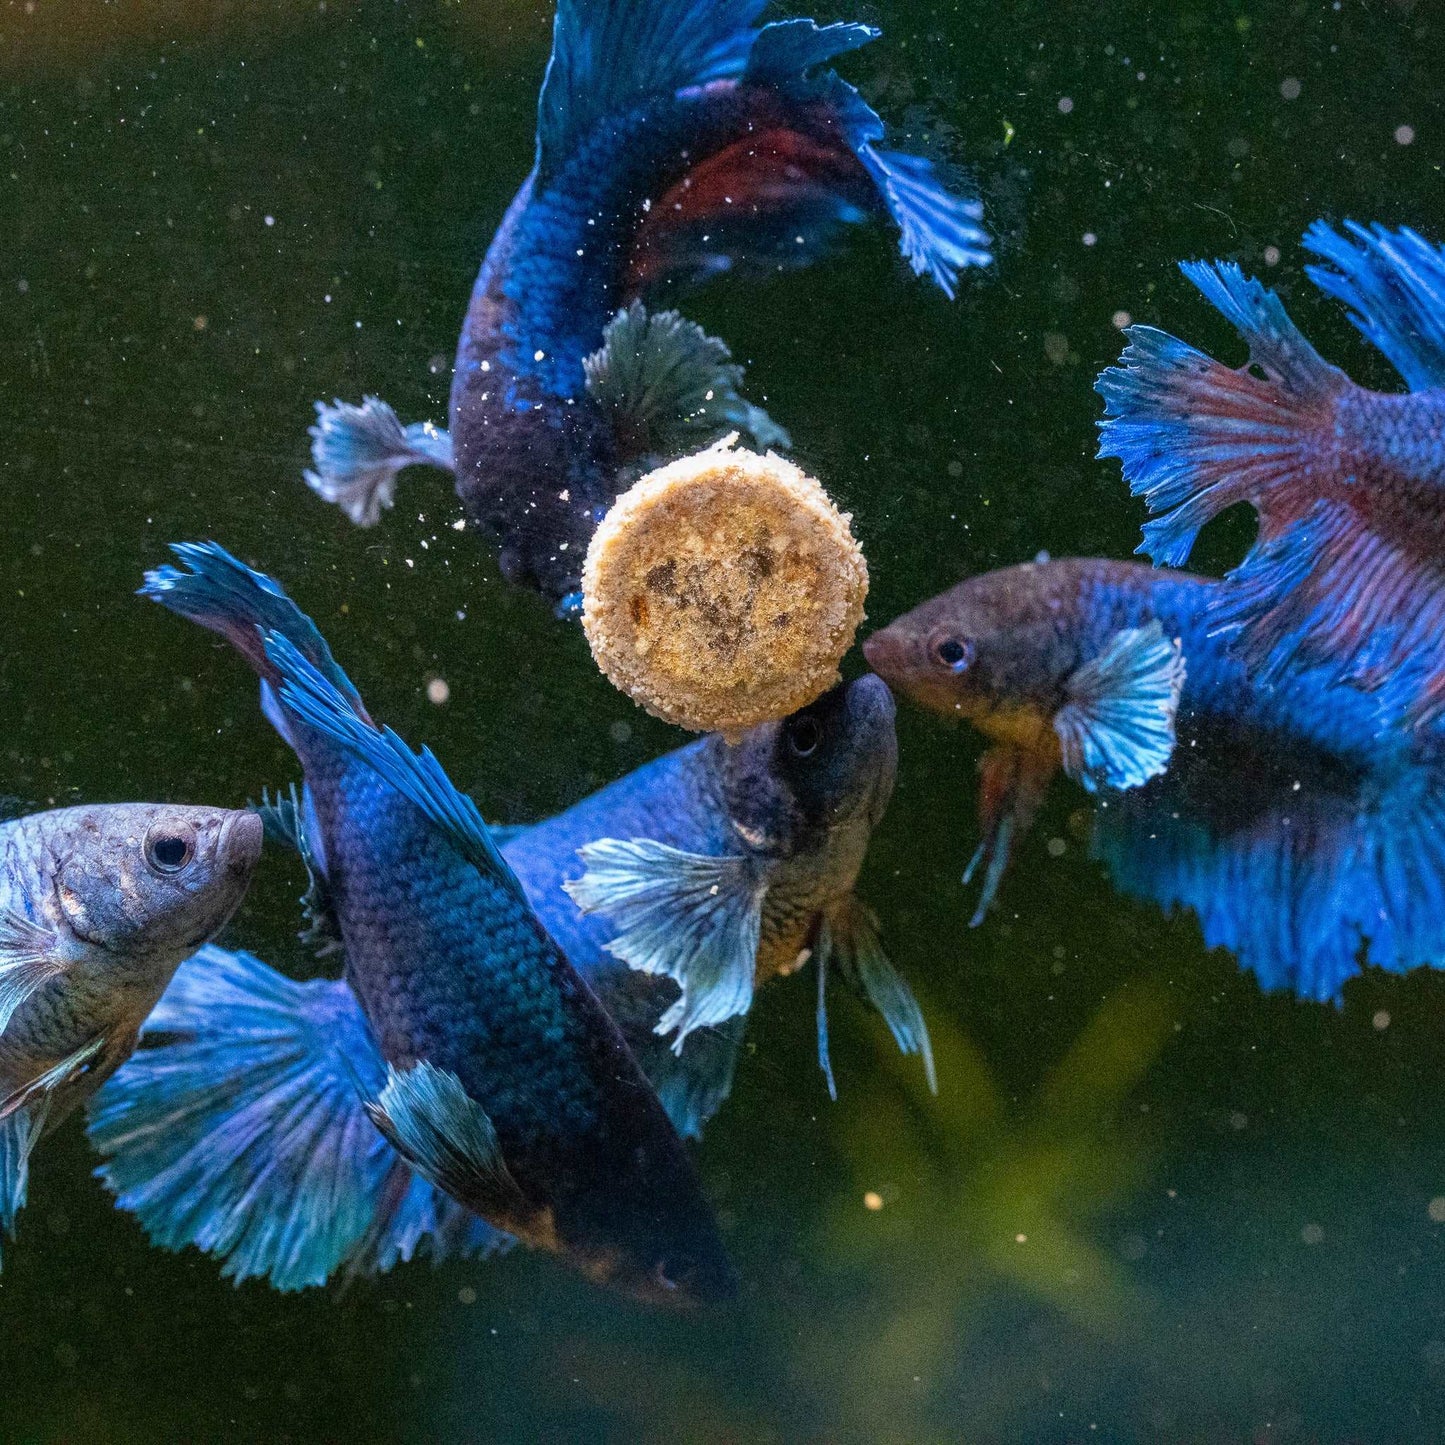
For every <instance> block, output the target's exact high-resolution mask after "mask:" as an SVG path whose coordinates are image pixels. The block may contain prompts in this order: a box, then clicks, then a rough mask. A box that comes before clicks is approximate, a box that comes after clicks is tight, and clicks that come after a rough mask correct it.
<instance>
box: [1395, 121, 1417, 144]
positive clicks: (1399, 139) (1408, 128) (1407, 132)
mask: <svg viewBox="0 0 1445 1445" xmlns="http://www.w3.org/2000/svg"><path fill="white" fill-rule="evenodd" d="M1414 139H1415V127H1414V126H1413V125H1397V126H1396V127H1395V144H1396V145H1402V146H1407V145H1410V144H1411V143H1412V142H1413V141H1414Z"/></svg>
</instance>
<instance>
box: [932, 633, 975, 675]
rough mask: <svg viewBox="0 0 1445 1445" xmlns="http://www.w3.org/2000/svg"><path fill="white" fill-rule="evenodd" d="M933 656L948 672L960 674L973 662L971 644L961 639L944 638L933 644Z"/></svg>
mask: <svg viewBox="0 0 1445 1445" xmlns="http://www.w3.org/2000/svg"><path fill="white" fill-rule="evenodd" d="M933 655H934V656H935V657H936V658H937V659H938V660H939V661H940V662H941V663H942V664H943V665H944V666H945V667H946V668H948V670H949V671H950V672H962V671H963V670H964V668H966V667H967V666H968V665H969V663H971V662H972V661H973V644H972V643H971V642H966V641H965V640H964V639H963V638H961V637H945V638H943V639H942V640H941V641H939V642H936V643H934V645H933Z"/></svg>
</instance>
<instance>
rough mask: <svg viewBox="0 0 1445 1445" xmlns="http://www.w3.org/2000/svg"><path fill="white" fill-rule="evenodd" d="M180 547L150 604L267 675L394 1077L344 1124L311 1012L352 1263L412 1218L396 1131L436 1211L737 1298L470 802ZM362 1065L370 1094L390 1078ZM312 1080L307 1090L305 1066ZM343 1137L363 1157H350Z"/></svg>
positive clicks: (659, 1119)
mask: <svg viewBox="0 0 1445 1445" xmlns="http://www.w3.org/2000/svg"><path fill="white" fill-rule="evenodd" d="M177 553H178V555H179V556H180V557H181V559H182V561H183V562H184V563H185V564H186V566H187V568H188V570H181V569H177V568H167V569H163V570H161V571H158V572H156V573H152V574H151V575H150V577H149V578H148V581H147V586H146V589H145V590H146V591H147V593H148V594H149V595H151V596H153V597H155V598H156V599H157V600H159V601H161V602H163V603H165V605H167V606H168V607H170V608H171V609H172V610H174V611H177V612H179V613H181V614H182V615H184V616H187V617H190V618H192V620H194V621H197V622H199V623H201V624H202V625H204V626H207V627H210V628H211V629H212V630H214V631H217V632H219V633H220V634H221V635H222V636H224V637H226V638H227V639H228V640H230V641H231V642H232V643H233V644H234V645H235V646H236V647H237V649H238V650H239V651H241V652H242V654H243V655H244V656H245V657H246V658H247V660H248V661H250V662H251V663H252V665H253V666H254V667H255V668H256V669H257V671H258V672H259V673H260V675H261V677H262V679H263V683H264V697H265V706H266V709H267V712H268V715H269V716H270V717H271V718H272V720H273V722H275V723H276V724H277V725H278V727H279V728H280V729H281V731H282V733H283V735H284V736H285V737H286V739H287V741H288V742H289V743H290V744H291V746H292V747H293V748H294V749H295V751H296V754H297V757H298V759H299V760H300V762H301V765H302V770H303V773H304V776H305V784H306V789H305V805H304V810H303V811H304V817H305V832H306V837H307V840H308V849H309V855H310V857H311V860H312V862H313V865H314V866H315V867H316V868H317V869H318V870H319V872H320V874H321V876H322V877H324V880H325V886H326V890H327V893H328V895H329V900H330V907H331V909H332V911H333V913H334V916H335V919H336V921H337V924H338V927H339V932H340V937H341V943H342V947H343V956H344V961H345V984H346V986H347V987H348V988H349V989H350V990H351V991H352V993H353V994H354V996H355V999H356V1000H357V1001H358V1002H359V1003H360V1006H361V1012H362V1015H363V1016H364V1029H363V1030H362V1032H363V1033H364V1034H365V1035H366V1036H368V1037H369V1039H370V1041H371V1048H372V1050H373V1051H374V1054H375V1056H376V1058H377V1059H378V1060H379V1061H380V1063H378V1065H377V1067H378V1068H379V1067H380V1064H384V1066H385V1072H384V1077H383V1078H381V1079H380V1080H379V1082H380V1083H381V1084H382V1085H383V1087H381V1088H380V1089H379V1090H376V1089H372V1088H366V1087H362V1088H360V1089H356V1088H354V1089H353V1091H352V1095H351V1096H350V1097H347V1096H346V1094H345V1090H344V1089H343V1090H342V1091H341V1096H342V1097H343V1098H344V1099H345V1103H346V1108H345V1110H343V1111H342V1112H341V1113H340V1114H337V1113H336V1111H335V1109H334V1108H333V1106H332V1102H331V1101H332V1100H333V1098H334V1097H335V1091H334V1084H335V1080H336V1078H337V1076H338V1074H339V1073H344V1071H345V1065H346V1059H345V1058H344V1057H343V1058H342V1059H340V1060H339V1061H338V1059H337V1058H336V1056H335V1055H336V1041H335V1040H334V1039H332V1038H329V1037H328V1036H327V1035H326V1033H325V1030H323V1029H320V1028H319V1027H316V1026H315V1020H314V1019H309V1020H307V1019H296V1020H294V1022H295V1026H296V1028H298V1029H303V1031H304V1029H306V1028H309V1029H310V1033H309V1034H308V1037H310V1038H311V1039H312V1041H313V1043H314V1045H315V1047H316V1051H317V1053H316V1056H315V1057H313V1058H312V1059H310V1060H309V1063H310V1065H311V1066H312V1067H311V1078H310V1079H309V1083H310V1086H311V1094H310V1102H311V1105H312V1108H313V1110H314V1117H315V1119H316V1127H318V1128H323V1129H324V1128H325V1127H326V1126H327V1124H328V1122H330V1124H331V1126H332V1127H331V1133H330V1134H328V1136H327V1137H328V1138H329V1139H330V1148H331V1153H330V1154H329V1155H328V1158H331V1159H334V1162H335V1164H336V1170H337V1177H336V1178H332V1179H329V1180H328V1179H326V1178H323V1177H318V1180H317V1183H318V1187H319V1188H322V1189H330V1190H331V1192H332V1193H333V1194H334V1193H336V1192H337V1191H338V1190H339V1188H340V1181H341V1180H343V1179H344V1180H347V1181H348V1184H347V1188H348V1191H349V1193H350V1196H351V1197H349V1198H348V1201H347V1205H348V1207H347V1217H348V1219H349V1220H351V1221H353V1222H354V1223H355V1226H356V1230H357V1236H356V1237H355V1238H352V1239H351V1240H349V1241H341V1242H340V1243H338V1242H337V1241H336V1240H333V1241H332V1244H333V1246H334V1248H335V1249H337V1250H340V1249H341V1245H342V1244H343V1243H344V1244H345V1245H346V1250H348V1251H349V1250H350V1249H352V1248H355V1247H357V1246H358V1245H359V1243H360V1236H361V1234H363V1233H366V1232H368V1231H371V1230H372V1229H373V1228H374V1227H376V1225H377V1221H378V1220H380V1219H382V1216H383V1215H384V1214H385V1213H386V1210H387V1209H389V1208H390V1207H391V1206H392V1204H395V1203H396V1200H395V1198H394V1197H393V1196H394V1195H395V1194H396V1192H397V1190H398V1189H399V1188H400V1187H401V1186H400V1185H399V1184H398V1182H397V1180H398V1173H397V1171H394V1170H390V1169H386V1168H382V1167H380V1165H379V1164H378V1165H377V1167H375V1168H373V1167H372V1164H373V1163H376V1161H378V1160H380V1159H384V1157H385V1156H384V1155H383V1154H381V1153H379V1152H378V1149H377V1144H376V1141H375V1140H374V1139H373V1138H372V1135H373V1134H375V1132H376V1130H379V1131H380V1133H381V1135H383V1136H384V1138H385V1141H386V1142H387V1143H389V1144H390V1145H391V1146H392V1148H393V1149H394V1150H395V1151H396V1153H397V1154H398V1155H400V1156H401V1157H402V1158H404V1159H405V1160H406V1162H407V1164H408V1165H410V1166H411V1168H412V1169H413V1170H414V1171H415V1173H416V1174H417V1175H418V1176H419V1177H420V1178H421V1179H422V1180H424V1181H425V1182H426V1183H427V1184H428V1185H430V1186H433V1187H434V1188H435V1189H436V1190H439V1191H440V1192H441V1194H442V1195H445V1196H447V1197H448V1198H449V1199H450V1200H452V1201H455V1202H456V1203H458V1204H460V1205H463V1206H465V1207H466V1208H467V1209H469V1210H470V1211H471V1212H472V1213H473V1214H475V1215H477V1216H479V1217H480V1218H481V1219H483V1220H485V1221H486V1223H487V1224H489V1225H491V1226H493V1227H494V1228H495V1229H497V1230H501V1231H504V1232H505V1233H506V1234H508V1235H511V1236H514V1237H517V1238H521V1239H523V1240H524V1241H526V1242H527V1243H529V1244H532V1245H535V1246H537V1247H540V1248H544V1249H547V1250H550V1251H553V1252H556V1253H558V1254H560V1255H562V1256H563V1257H564V1258H566V1259H567V1260H568V1261H569V1262H571V1263H572V1264H574V1265H575V1266H577V1267H578V1268H579V1269H581V1270H582V1271H583V1272H584V1273H586V1274H587V1275H589V1276H590V1277H591V1278H594V1279H596V1280H598V1281H599V1282H605V1283H610V1284H612V1285H615V1286H616V1287H618V1288H620V1289H623V1290H625V1291H627V1292H630V1293H632V1294H634V1295H636V1296H638V1297H641V1298H644V1299H648V1300H655V1301H660V1302H668V1303H679V1304H680V1303H690V1302H698V1301H702V1300H710V1299H719V1298H724V1297H727V1296H728V1295H730V1294H731V1292H732V1291H733V1289H734V1288H735V1284H734V1279H733V1275H732V1271H731V1266H730V1264H729V1262H728V1261H727V1258H726V1255H725V1252H724V1250H723V1247H722V1244H721V1241H720V1240H719V1238H718V1236H717V1232H716V1224H715V1222H714V1220H713V1217H712V1214H711V1211H710V1210H709V1209H708V1207H707V1205H706V1203H705V1202H704V1200H703V1197H702V1193H701V1188H700V1185H699V1184H698V1181H697V1178H696V1175H695V1173H694V1171H693V1169H692V1165H691V1163H690V1162H689V1160H688V1158H687V1155H686V1153H685V1151H684V1149H683V1146H682V1144H681V1141H680V1140H679V1138H678V1136H677V1134H676V1132H675V1131H674V1130H673V1129H672V1127H671V1125H670V1124H669V1123H668V1120H667V1117H666V1115H665V1114H664V1112H663V1110H662V1107H661V1105H660V1104H659V1103H658V1101H657V1097H656V1095H655V1093H654V1092H653V1090H652V1089H651V1088H650V1087H649V1086H648V1084H647V1081H646V1079H645V1078H644V1077H643V1075H642V1073H641V1072H640V1070H639V1069H638V1066H637V1064H636V1062H635V1061H634V1060H633V1058H632V1056H631V1054H630V1053H629V1052H628V1050H627V1048H626V1045H625V1043H624V1042H623V1039H622V1037H621V1035H620V1034H619V1032H618V1030H617V1028H616V1027H615V1026H614V1025H613V1024H612V1022H611V1021H610V1020H609V1019H608V1017H607V1015H606V1013H605V1012H604V1011H603V1009H602V1008H601V1006H600V1005H599V1004H598V1002H597V1000H596V998H595V997H594V995H593V994H592V992H591V991H590V990H589V989H588V988H587V986H586V985H585V984H584V983H583V981H582V980H581V979H580V978H579V977H578V975H577V973H576V971H575V970H574V969H573V968H572V967H571V965H570V964H568V962H567V960H566V958H565V956H564V955H563V954H562V952H561V950H560V949H559V948H558V947H557V945H556V944H555V943H554V942H553V940H552V939H551V938H550V937H549V936H548V934H547V932H546V929H545V928H544V927H543V925H542V923H541V921H540V920H539V919H538V918H537V915H536V913H535V911H534V910H533V909H532V908H531V906H530V905H529V903H528V901H527V898H526V895H525V893H524V892H523V891H522V889H521V887H520V885H519V884H518V882H517V880H516V878H515V876H514V875H513V874H512V872H511V870H510V868H509V867H508V866H507V864H506V863H505V861H504V860H503V859H502V858H501V856H500V854H499V853H498V852H497V850H496V847H495V845H494V843H493V842H492V839H491V837H490V835H489V834H488V832H487V829H486V825H485V824H484V823H483V822H482V820H481V818H480V816H479V815H478V814H477V812H476V809H475V807H474V806H473V805H472V804H471V803H470V800H467V799H465V798H464V797H463V796H462V795H461V794H459V793H458V792H457V791H456V790H455V789H454V788H453V787H452V786H451V784H450V783H449V782H448V781H447V780H446V777H445V775H444V774H443V773H442V771H441V768H440V766H439V765H438V764H437V763H436V760H435V759H434V758H432V757H431V755H430V754H429V753H423V754H422V755H420V756H417V755H416V754H413V753H411V751H410V750H409V749H407V748H406V746H405V745H404V744H403V743H402V742H401V740H400V739H399V738H397V737H396V735H395V734H394V733H390V732H389V731H386V730H384V729H380V728H378V727H377V726H376V725H375V724H374V723H373V722H372V721H371V719H370V718H369V716H368V715H367V714H366V712H365V709H364V707H363V706H362V703H361V700H360V697H359V695H358V694H357V693H356V690H355V688H354V687H353V686H352V684H351V682H350V681H349V679H348V678H347V677H346V675H345V674H344V673H343V672H342V671H341V669H340V668H339V667H338V666H337V665H336V663H335V662H334V660H333V659H332V657H331V654H330V652H329V650H328V649H327V647H326V644H325V642H324V641H323V640H322V639H321V637H320V634H319V633H318V632H317V631H316V629H315V627H314V626H313V624H312V623H311V622H310V620H309V619H308V618H306V617H305V616H304V615H303V614H302V613H301V612H300V611H299V609H297V608H296V607H295V604H294V603H292V602H291V601H290V599H289V598H288V597H286V595H285V593H284V592H282V591H281V589H280V588H279V587H278V586H277V585H276V584H275V583H274V582H272V581H271V580H270V579H269V578H266V577H263V576H261V575H260V574H258V573H254V572H252V571H251V570H250V569H249V568H246V567H244V566H243V565H242V564H241V563H239V562H237V561H236V560H235V559H234V558H231V557H230V556H229V555H228V554H227V553H225V552H224V551H223V550H222V549H220V548H219V547H216V546H214V544H206V545H201V546H193V547H183V548H178V549H177ZM309 997H310V996H309V995H303V994H297V995H295V998H296V1000H297V1001H298V1003H299V1002H300V1001H301V1000H303V999H304V998H309ZM360 1051H361V1046H360V1045H358V1056H359V1054H360ZM355 1072H356V1074H357V1076H358V1077H359V1078H360V1079H361V1080H363V1081H365V1080H367V1078H368V1074H369V1073H370V1074H372V1075H374V1074H375V1073H376V1069H373V1068H369V1066H368V1065H367V1064H366V1063H365V1062H361V1063H358V1064H357V1065H356V1066H355ZM295 1083H296V1084H297V1085H299V1086H301V1087H302V1088H303V1091H304V1088H305V1086H306V1085H307V1084H308V1079H307V1078H306V1077H305V1074H304V1071H303V1076H302V1077H300V1078H298V1079H297V1080H296V1081H295ZM273 1102H274V1101H273ZM367 1120H370V1123H371V1124H372V1125H374V1126H375V1129H370V1128H369V1126H367V1127H362V1126H363V1125H364V1124H365V1121H367ZM343 1135H344V1136H345V1138H346V1139H349V1140H354V1139H355V1138H357V1137H360V1138H362V1139H364V1140H365V1145H364V1147H363V1148H362V1149H361V1150H360V1151H359V1152H358V1151H355V1150H353V1149H352V1148H351V1146H350V1144H347V1145H346V1147H344V1148H343ZM295 1142H296V1141H295V1139H294V1138H293V1140H292V1143H293V1144H295ZM323 1173H324V1171H323ZM313 1207H315V1206H314V1202H313ZM437 1207H441V1206H440V1205H439V1204H438V1205H437ZM372 1247H376V1248H390V1247H392V1245H390V1244H385V1243H383V1244H377V1243H376V1241H375V1240H373V1241H372ZM344 1252H345V1251H343V1253H344Z"/></svg>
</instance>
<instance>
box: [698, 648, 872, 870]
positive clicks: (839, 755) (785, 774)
mask: <svg viewBox="0 0 1445 1445" xmlns="http://www.w3.org/2000/svg"><path fill="white" fill-rule="evenodd" d="M894 715H895V710H894V705H893V695H892V693H890V692H889V690H888V688H887V686H886V685H885V684H884V683H883V682H882V681H880V679H878V678H877V677H873V676H866V677H860V678H858V679H857V680H856V681H855V682H846V683H840V684H839V685H838V686H837V687H835V688H833V689H831V690H830V691H828V692H826V693H824V694H823V696H822V697H820V698H818V699H816V701H814V702H811V703H809V704H808V705H807V707H803V708H799V709H798V711H797V712H795V713H792V714H791V715H790V716H788V717H786V718H783V719H781V720H780V721H778V722H770V723H763V724H761V725H760V726H758V727H755V728H752V729H750V730H749V731H748V732H747V733H745V734H744V735H743V738H742V740H741V741H740V742H738V743H737V744H736V745H734V746H731V747H726V748H725V749H724V750H723V754H722V761H721V771H722V794H723V802H724V806H725V807H726V809H727V813H728V817H729V820H730V821H731V823H732V826H733V829H734V831H735V832H736V833H737V835H738V837H739V838H740V839H741V840H742V842H743V844H744V846H745V847H747V848H748V849H749V850H750V851H752V852H756V853H758V854H761V855H765V856H769V857H782V858H788V857H793V856H796V855H797V854H798V853H800V852H803V851H806V850H808V849H811V848H817V847H820V846H822V845H823V844H824V842H825V840H826V838H827V836H828V835H829V833H830V832H832V831H833V830H835V829H837V828H839V827H840V826H843V825H847V824H854V823H856V824H858V825H859V826H861V827H862V828H863V829H864V830H865V832H867V831H871V830H872V828H873V827H874V825H875V824H876V823H877V822H878V820H879V819H880V818H881V817H882V816H883V813H884V810H885V809H886V808H887V806H888V800H889V798H890V797H892V794H893V782H894V777H895V775H896V773H897V769H898V741H897V737H896V735H895V733H894Z"/></svg>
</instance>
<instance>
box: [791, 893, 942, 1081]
mask: <svg viewBox="0 0 1445 1445" xmlns="http://www.w3.org/2000/svg"><path fill="white" fill-rule="evenodd" d="M815 952H816V955H817V961H818V1063H819V1066H820V1067H821V1068H822V1070H823V1073H824V1075H825V1076H826V1078H827V1080H828V1094H829V1096H830V1097H831V1098H834V1099H836V1098H837V1097H838V1089H837V1085H836V1084H835V1083H834V1080H833V1066H832V1063H831V1061H830V1059H829V1053H828V1009H827V982H828V970H829V968H830V967H832V968H835V969H837V971H838V973H839V974H840V975H841V976H842V978H843V980H844V982H846V983H847V984H848V985H849V987H851V988H852V989H854V990H855V991H856V992H857V993H859V994H860V995H861V996H862V997H863V998H866V999H867V1000H868V1002H869V1003H870V1004H872V1005H873V1007H874V1008H875V1009H877V1010H878V1012H879V1013H880V1014H882V1015H883V1021H884V1022H885V1023H886V1024H887V1025H888V1028H889V1030H890V1031H891V1033H892V1034H893V1037H894V1039H895V1040H896V1042H897V1044H898V1047H899V1048H900V1049H901V1050H902V1051H903V1052H904V1053H905V1054H919V1055H921V1056H922V1058H923V1071H924V1073H925V1074H926V1075H927V1078H928V1087H929V1089H930V1090H931V1091H932V1092H933V1093H935V1094H936V1093H937V1092H938V1076H937V1074H936V1073H935V1071H934V1067H933V1045H932V1043H931V1042H930V1041H929V1038H928V1025H927V1024H926V1023H924V1021H923V1011H922V1009H920V1008H919V1007H918V1000H917V999H916V998H914V996H913V990H912V989H911V988H909V987H908V984H907V983H906V982H905V981H904V979H903V975H902V974H900V973H899V972H898V970H897V969H896V968H894V966H893V965H892V964H891V963H890V962H889V961H888V955H887V954H885V953H884V952H883V944H882V942H881V941H880V940H879V937H878V920H877V918H875V917H874V916H873V913H872V912H871V911H870V910H869V909H867V908H865V907H864V906H863V905H862V904H861V903H859V902H858V900H857V899H856V898H852V897H850V898H848V899H846V900H845V901H844V902H843V903H842V904H840V905H839V906H838V907H836V908H835V909H833V910H832V912H831V913H830V914H827V915H825V916H824V918H823V921H822V925H821V927H820V929H819V933H818V941H817V945H816V949H815Z"/></svg>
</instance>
